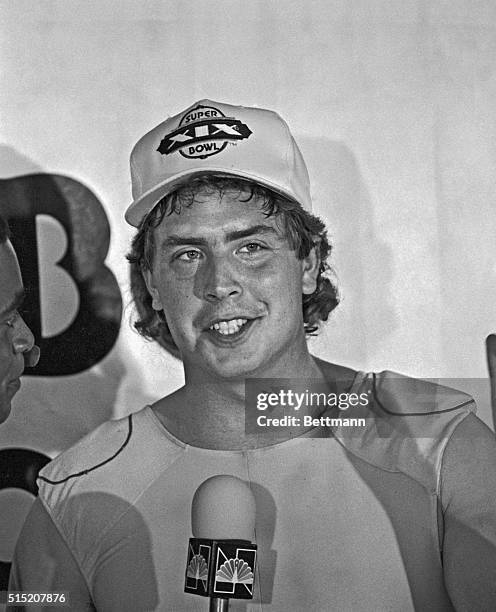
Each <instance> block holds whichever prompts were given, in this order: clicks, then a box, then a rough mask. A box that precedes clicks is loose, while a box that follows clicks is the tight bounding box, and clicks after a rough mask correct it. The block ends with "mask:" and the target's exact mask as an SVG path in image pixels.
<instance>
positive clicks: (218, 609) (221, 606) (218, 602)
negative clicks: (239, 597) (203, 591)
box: [209, 597, 229, 612]
mask: <svg viewBox="0 0 496 612" xmlns="http://www.w3.org/2000/svg"><path fill="white" fill-rule="evenodd" d="M228 610H229V599H227V598H225V597H211V598H210V607H209V612H228Z"/></svg>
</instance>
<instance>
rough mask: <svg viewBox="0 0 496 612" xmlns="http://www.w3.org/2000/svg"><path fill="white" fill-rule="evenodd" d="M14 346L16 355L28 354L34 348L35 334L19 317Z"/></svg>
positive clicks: (13, 341)
mask: <svg viewBox="0 0 496 612" xmlns="http://www.w3.org/2000/svg"><path fill="white" fill-rule="evenodd" d="M12 345H13V347H14V352H15V353H27V352H28V351H30V350H31V349H32V348H33V346H34V336H33V332H32V331H31V330H30V329H29V327H28V326H27V325H26V323H25V321H24V319H23V318H22V317H19V320H18V322H17V325H16V329H15V334H14V337H13V339H12Z"/></svg>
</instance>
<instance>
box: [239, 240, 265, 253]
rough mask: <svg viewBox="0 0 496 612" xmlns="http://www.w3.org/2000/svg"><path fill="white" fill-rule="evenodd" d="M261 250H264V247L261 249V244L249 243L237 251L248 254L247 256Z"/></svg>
mask: <svg viewBox="0 0 496 612" xmlns="http://www.w3.org/2000/svg"><path fill="white" fill-rule="evenodd" d="M263 250H265V247H263V246H262V245H261V244H258V242H249V243H248V244H245V245H243V246H242V247H241V248H240V249H239V252H240V253H248V254H249V255H251V254H253V253H258V252H259V251H263Z"/></svg>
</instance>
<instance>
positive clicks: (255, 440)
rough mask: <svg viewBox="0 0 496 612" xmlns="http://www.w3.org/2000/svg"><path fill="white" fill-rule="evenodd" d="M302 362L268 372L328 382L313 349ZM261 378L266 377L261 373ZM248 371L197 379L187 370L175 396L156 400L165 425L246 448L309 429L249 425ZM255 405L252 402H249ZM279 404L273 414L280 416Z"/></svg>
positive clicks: (198, 442)
mask: <svg viewBox="0 0 496 612" xmlns="http://www.w3.org/2000/svg"><path fill="white" fill-rule="evenodd" d="M292 363H293V364H294V363H297V367H295V366H293V367H292V368H291V370H290V369H289V368H288V367H284V368H281V369H277V370H275V369H271V372H270V373H269V374H268V375H266V376H264V377H263V378H281V379H284V380H285V382H287V385H288V386H291V381H292V380H293V381H297V380H299V381H301V380H302V379H306V380H308V381H312V382H320V383H324V382H325V379H324V376H323V374H322V371H321V369H320V368H319V366H318V365H317V364H316V362H315V360H314V359H313V357H312V356H311V355H310V354H309V353H308V352H307V353H306V355H304V358H303V359H300V360H299V362H294V361H293V362H292ZM257 378H262V377H259V376H258V375H257ZM246 380H248V381H249V380H250V378H249V377H248V378H247V379H245V378H236V379H229V380H211V379H208V377H206V376H197V377H195V378H193V379H192V377H191V376H189V377H188V376H186V384H185V386H184V387H183V388H182V389H179V390H178V391H176V392H175V393H174V394H172V395H171V396H168V397H166V398H164V399H162V400H160V401H159V402H157V404H155V405H154V406H153V408H154V410H155V412H156V414H157V416H158V417H159V418H160V420H161V421H162V422H163V424H164V425H165V427H166V428H167V429H168V430H169V431H170V432H171V433H172V434H173V435H175V436H176V437H177V438H179V439H180V440H182V441H183V442H185V443H187V444H190V445H192V446H199V447H202V448H211V449H218V450H228V449H230V450H241V449H250V448H257V447H261V446H268V445H272V444H276V443H279V442H283V441H285V440H288V439H290V438H293V437H296V436H298V435H301V434H302V433H304V429H303V428H302V427H300V426H298V427H296V426H295V427H280V428H276V429H273V430H272V429H271V430H267V431H265V430H261V429H260V428H257V431H256V433H247V432H246V431H245V415H246V402H245V385H246ZM249 408H252V407H249ZM317 412H319V413H320V412H321V409H320V408H319V407H315V408H314V409H312V408H309V409H308V411H307V414H311V415H312V416H314V415H315V414H316V413H317ZM277 413H278V411H277V409H276V410H273V411H272V412H271V417H276V416H277Z"/></svg>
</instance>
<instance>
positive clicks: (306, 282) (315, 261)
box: [301, 237, 320, 295]
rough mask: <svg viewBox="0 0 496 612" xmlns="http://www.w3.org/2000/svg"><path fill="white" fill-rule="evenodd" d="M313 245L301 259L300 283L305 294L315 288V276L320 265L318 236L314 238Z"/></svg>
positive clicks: (308, 293)
mask: <svg viewBox="0 0 496 612" xmlns="http://www.w3.org/2000/svg"><path fill="white" fill-rule="evenodd" d="M314 243H315V244H314V246H313V247H312V249H311V251H310V253H309V254H308V255H307V256H306V257H305V258H304V259H302V261H301V272H302V277H301V285H302V290H303V293H304V294H305V295H310V294H311V293H313V292H314V291H315V289H317V277H318V275H319V267H320V255H319V249H320V238H316V237H315V238H314Z"/></svg>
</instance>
